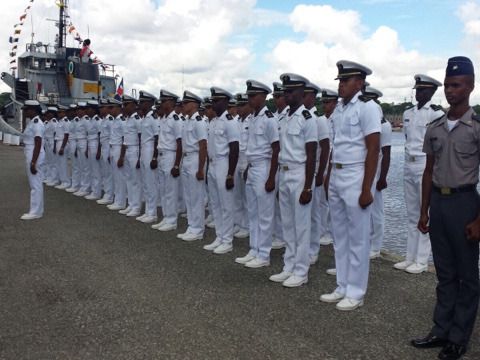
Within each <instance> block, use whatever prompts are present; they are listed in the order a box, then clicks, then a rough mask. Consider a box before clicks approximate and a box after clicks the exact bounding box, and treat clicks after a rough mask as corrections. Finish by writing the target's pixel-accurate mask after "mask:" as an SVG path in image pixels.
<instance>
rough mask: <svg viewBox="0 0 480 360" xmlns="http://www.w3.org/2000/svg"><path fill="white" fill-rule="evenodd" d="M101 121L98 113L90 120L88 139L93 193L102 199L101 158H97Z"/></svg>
mask: <svg viewBox="0 0 480 360" xmlns="http://www.w3.org/2000/svg"><path fill="white" fill-rule="evenodd" d="M100 126H101V121H100V118H99V117H98V115H95V116H93V117H92V118H91V119H90V120H89V121H88V127H87V141H88V168H89V170H90V176H91V183H90V184H91V186H90V189H91V194H92V195H93V196H95V197H96V198H98V199H100V198H101V196H102V173H101V170H100V160H97V151H98V144H99V140H100V137H99V134H100V130H101V129H100Z"/></svg>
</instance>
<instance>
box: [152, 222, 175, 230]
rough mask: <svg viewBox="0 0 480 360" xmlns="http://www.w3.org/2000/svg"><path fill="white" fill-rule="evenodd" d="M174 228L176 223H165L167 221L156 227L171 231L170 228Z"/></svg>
mask: <svg viewBox="0 0 480 360" xmlns="http://www.w3.org/2000/svg"><path fill="white" fill-rule="evenodd" d="M176 229H177V225H175V224H167V223H164V224H162V226H159V227H158V228H157V230H158V231H172V230H176Z"/></svg>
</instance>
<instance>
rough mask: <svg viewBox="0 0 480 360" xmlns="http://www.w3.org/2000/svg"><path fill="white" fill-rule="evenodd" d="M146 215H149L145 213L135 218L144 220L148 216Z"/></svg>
mask: <svg viewBox="0 0 480 360" xmlns="http://www.w3.org/2000/svg"><path fill="white" fill-rule="evenodd" d="M146 216H147V214H143V215H140V216H137V217H136V218H135V220H137V221H142V220H143V218H144V217H146Z"/></svg>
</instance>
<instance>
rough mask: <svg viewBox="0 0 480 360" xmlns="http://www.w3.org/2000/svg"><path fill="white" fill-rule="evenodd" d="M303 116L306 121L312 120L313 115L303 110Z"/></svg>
mask: <svg viewBox="0 0 480 360" xmlns="http://www.w3.org/2000/svg"><path fill="white" fill-rule="evenodd" d="M302 115H303V117H304V118H305V120H308V119H311V118H312V114H310V111H308V110H303V111H302Z"/></svg>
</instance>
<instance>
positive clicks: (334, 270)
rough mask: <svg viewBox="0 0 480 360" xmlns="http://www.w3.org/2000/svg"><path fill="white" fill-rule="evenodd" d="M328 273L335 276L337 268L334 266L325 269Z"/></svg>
mask: <svg viewBox="0 0 480 360" xmlns="http://www.w3.org/2000/svg"><path fill="white" fill-rule="evenodd" d="M325 272H326V273H327V274H328V275H332V276H336V275H337V269H336V268H331V269H327V271H325Z"/></svg>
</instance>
